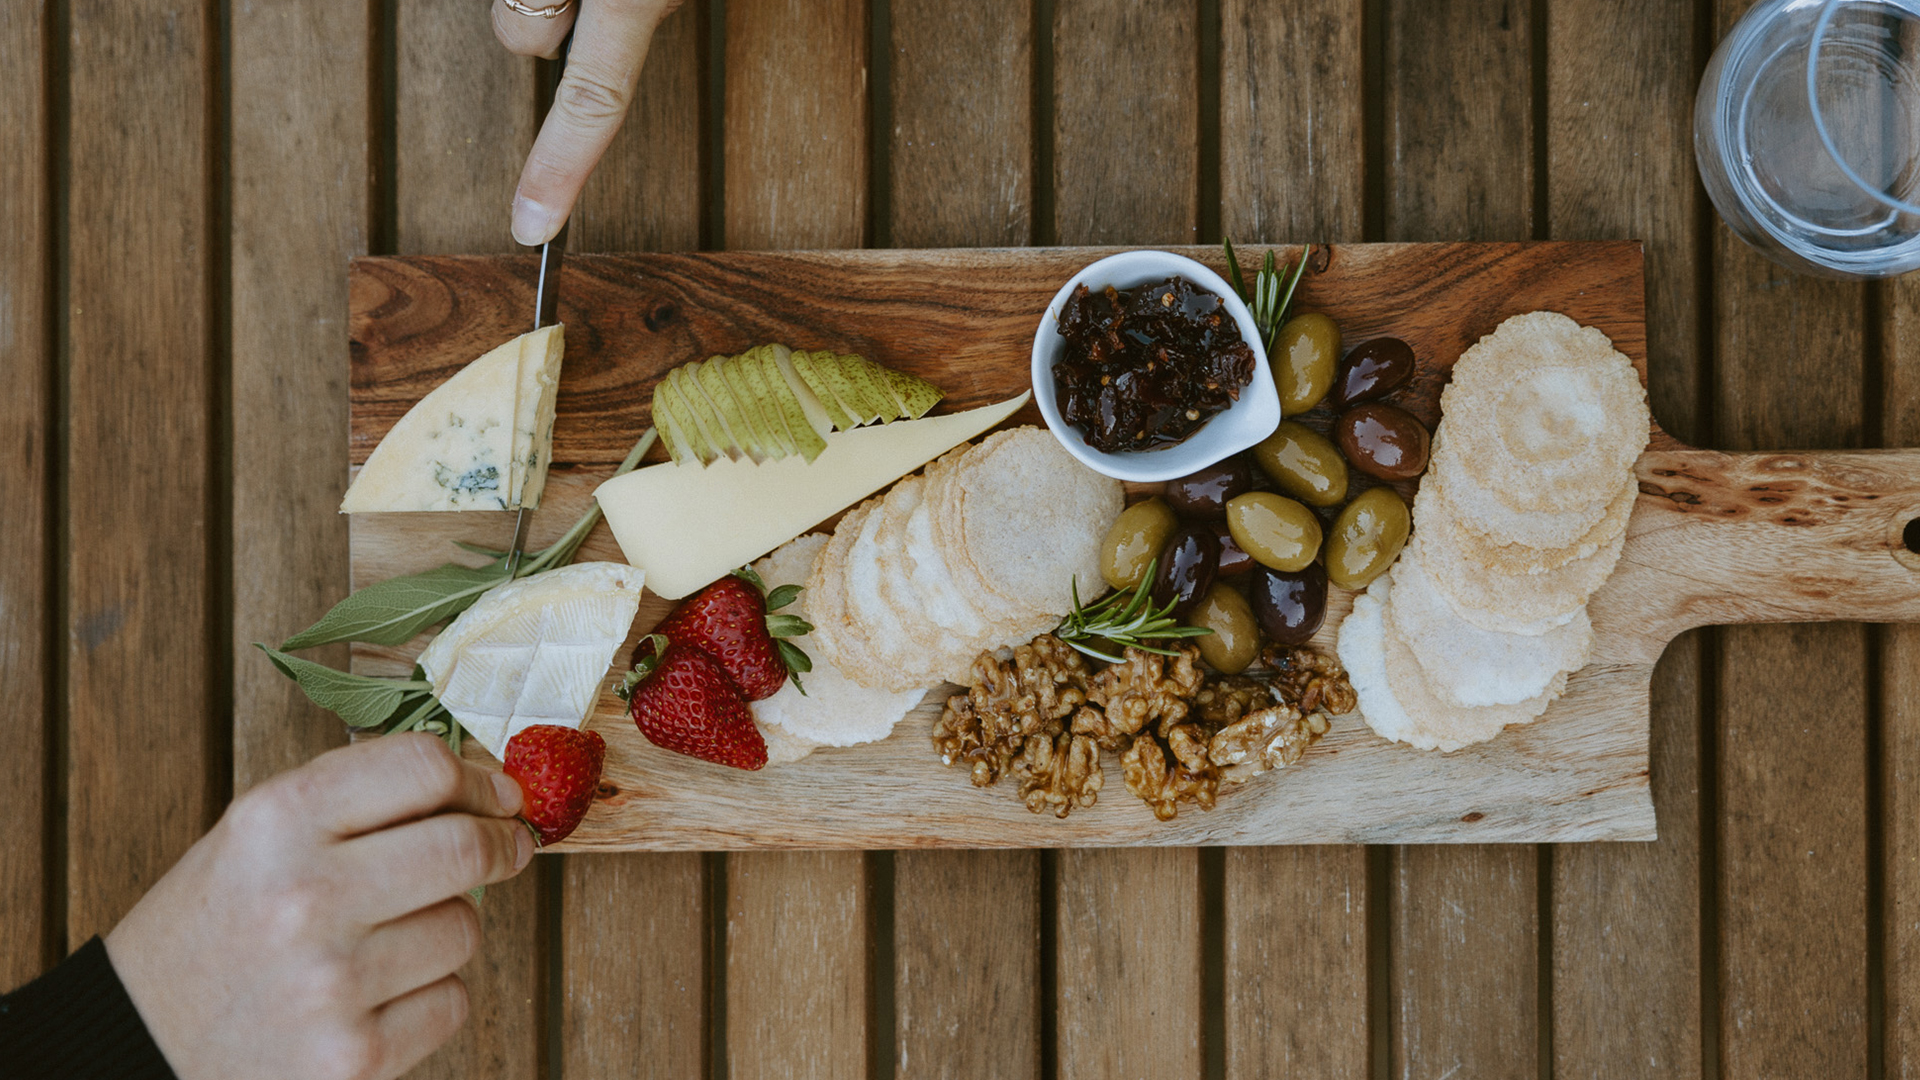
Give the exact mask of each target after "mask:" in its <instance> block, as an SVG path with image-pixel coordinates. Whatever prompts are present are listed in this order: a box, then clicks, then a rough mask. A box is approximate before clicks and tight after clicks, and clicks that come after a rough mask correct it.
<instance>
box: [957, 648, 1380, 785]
mask: <svg viewBox="0 0 1920 1080" xmlns="http://www.w3.org/2000/svg"><path fill="white" fill-rule="evenodd" d="M1263 660H1264V664H1265V669H1266V670H1265V676H1266V677H1264V678H1253V677H1249V676H1245V675H1234V676H1221V675H1216V674H1214V673H1212V672H1210V671H1208V670H1207V669H1205V668H1203V667H1201V666H1200V650H1199V649H1198V648H1196V647H1195V646H1193V645H1191V644H1183V645H1181V646H1180V647H1179V648H1178V649H1176V650H1175V651H1174V653H1173V655H1170V656H1163V655H1160V654H1157V653H1150V652H1146V651H1144V650H1141V649H1135V648H1129V649H1127V650H1126V652H1125V653H1124V654H1123V658H1122V662H1121V663H1118V664H1111V665H1108V666H1106V667H1105V668H1102V669H1101V670H1099V671H1093V670H1091V669H1089V667H1088V666H1087V661H1086V658H1085V657H1083V656H1082V655H1081V654H1080V653H1079V652H1077V651H1075V650H1074V649H1073V648H1072V647H1071V646H1069V645H1067V644H1066V643H1065V642H1063V641H1061V640H1060V639H1059V638H1056V637H1054V636H1053V635H1051V634H1042V635H1041V636H1039V637H1037V638H1034V639H1033V640H1032V641H1030V642H1028V643H1027V644H1025V645H1020V646H1017V647H1016V648H1014V650H1013V655H1012V656H1010V657H1008V658H1007V659H1005V660H1002V659H999V658H997V657H995V656H994V654H992V653H981V654H980V655H979V656H978V657H977V658H975V660H974V662H973V668H972V672H971V676H972V677H971V680H970V685H969V686H968V688H967V692H966V693H964V694H955V695H953V696H952V697H950V698H948V699H947V704H946V708H945V709H944V710H943V711H942V712H941V715H940V719H939V720H938V721H937V722H935V724H934V726H933V745H934V749H936V750H938V751H939V753H940V758H941V760H942V761H944V762H945V763H946V764H948V765H964V766H966V767H967V769H968V770H969V774H970V777H971V779H972V781H973V783H974V786H976V787H987V786H990V785H992V784H995V783H998V782H999V780H1000V778H1001V777H1002V776H1006V775H1008V774H1012V776H1013V777H1014V778H1015V781H1016V785H1017V787H1018V790H1019V794H1020V799H1021V801H1022V802H1024V803H1026V806H1027V809H1028V810H1031V811H1033V812H1034V813H1036V814H1037V813H1040V812H1042V811H1052V812H1053V814H1054V815H1055V816H1056V817H1066V816H1067V815H1068V814H1070V813H1072V812H1073V808H1074V807H1076V806H1078V807H1088V806H1092V805H1093V804H1094V803H1096V802H1098V801H1099V798H1100V788H1101V785H1102V784H1103V783H1104V782H1105V776H1104V774H1103V773H1102V771H1101V755H1102V754H1113V755H1118V757H1119V759H1120V770H1121V775H1122V777H1123V778H1124V779H1125V781H1126V785H1127V790H1128V791H1130V792H1132V793H1133V794H1134V795H1135V796H1136V797H1138V798H1139V799H1140V800H1141V801H1142V802H1145V803H1146V804H1147V806H1148V807H1150V808H1152V810H1153V814H1154V816H1155V817H1157V818H1159V819H1160V820H1162V821H1170V820H1172V819H1173V817H1174V816H1175V815H1177V814H1178V813H1179V810H1180V806H1181V804H1183V803H1185V804H1190V805H1194V806H1198V807H1200V808H1201V809H1203V810H1211V809H1213V805H1214V801H1215V799H1216V798H1218V796H1219V793H1220V785H1221V784H1222V783H1223V782H1224V783H1226V784H1230V785H1231V784H1238V783H1243V782H1245V781H1247V780H1250V779H1252V778H1253V777H1255V776H1258V775H1260V774H1261V773H1263V772H1266V771H1268V770H1269V769H1276V768H1280V767H1281V766H1285V765H1291V764H1293V763H1294V762H1296V761H1299V760H1300V757H1301V755H1302V754H1304V753H1306V751H1307V748H1308V747H1309V746H1312V745H1313V744H1314V743H1315V742H1316V741H1318V740H1319V738H1320V736H1322V735H1324V734H1326V731H1327V727H1328V724H1329V722H1330V717H1331V716H1338V715H1340V714H1342V713H1346V712H1350V711H1352V709H1353V707H1354V705H1355V703H1356V699H1355V696H1354V692H1353V687H1352V685H1351V684H1349V683H1348V681H1347V677H1346V673H1345V672H1344V671H1342V670H1341V668H1340V665H1339V664H1337V663H1335V662H1334V660H1333V659H1332V658H1331V657H1327V656H1323V655H1321V654H1320V653H1317V652H1315V651H1313V650H1312V649H1289V648H1280V647H1275V648H1271V649H1268V650H1267V652H1266V653H1265V654H1264V656H1263Z"/></svg>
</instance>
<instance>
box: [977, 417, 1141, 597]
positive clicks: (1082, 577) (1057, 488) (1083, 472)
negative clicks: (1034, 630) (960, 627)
mask: <svg viewBox="0 0 1920 1080" xmlns="http://www.w3.org/2000/svg"><path fill="white" fill-rule="evenodd" d="M1003 434H1004V436H1005V437H1004V438H1001V439H999V440H997V441H994V440H989V443H991V445H989V443H983V444H981V448H980V449H979V450H977V451H975V453H974V454H972V455H969V457H968V459H967V460H966V461H964V462H963V463H962V465H961V467H960V468H959V470H958V471H956V473H955V476H954V481H953V482H954V483H955V485H956V486H957V487H958V489H959V492H960V498H959V505H958V510H957V512H958V514H959V517H960V537H961V538H962V540H963V541H964V543H963V546H962V550H963V552H964V554H965V557H966V559H967V561H968V562H969V563H971V565H972V567H973V570H974V572H975V573H976V574H977V575H978V576H979V578H980V580H981V581H982V582H983V583H985V584H986V586H987V588H988V589H989V590H990V591H992V592H993V593H995V594H996V595H998V596H1000V597H1002V598H1003V599H1007V600H1013V601H1017V602H1019V603H1020V604H1022V605H1023V606H1024V607H1025V608H1026V609H1027V611H1029V612H1031V613H1034V614H1042V613H1044V614H1052V615H1055V616H1059V615H1064V614H1066V613H1067V612H1068V611H1070V610H1071V609H1072V607H1073V584H1074V582H1075V581H1076V580H1078V581H1080V582H1083V583H1087V584H1088V585H1089V586H1091V585H1092V584H1093V583H1095V582H1097V581H1098V580H1099V579H1100V541H1101V539H1102V538H1103V537H1104V536H1105V535H1106V531H1107V527H1108V525H1109V524H1111V523H1112V521H1113V519H1114V518H1115V517H1117V516H1118V515H1119V513H1120V511H1121V510H1122V509H1123V508H1124V506H1125V502H1126V492H1125V489H1124V488H1123V487H1122V486H1121V484H1120V482H1119V481H1118V480H1115V479H1113V478H1112V477H1108V476H1103V475H1101V474H1100V473H1097V472H1094V471H1093V470H1092V469H1089V468H1087V467H1086V466H1085V465H1082V464H1080V463H1079V462H1078V461H1076V460H1074V458H1073V456H1072V455H1070V454H1068V453H1067V452H1066V450H1065V449H1064V448H1062V447H1061V445H1060V443H1059V440H1057V439H1055V438H1054V437H1053V436H1052V435H1051V434H1049V433H1048V432H1047V431H1045V430H1044V429H1042V428H1037V427H1021V428H1014V429H1012V430H1010V431H1007V432H1004V433H1003Z"/></svg>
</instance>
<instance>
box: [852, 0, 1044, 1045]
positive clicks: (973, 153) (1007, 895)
mask: <svg viewBox="0 0 1920 1080" xmlns="http://www.w3.org/2000/svg"><path fill="white" fill-rule="evenodd" d="M891 17H892V21H891V33H892V38H891V43H890V46H891V49H892V57H891V63H890V65H889V71H890V74H891V84H890V86H889V92H890V95H891V102H892V110H893V130H892V131H891V132H890V135H891V143H890V146H889V157H888V160H889V161H890V163H891V169H890V175H889V177H888V185H889V193H890V198H889V202H888V206H889V207H890V220H889V222H888V225H889V227H890V231H891V235H892V238H893V242H894V243H895V244H896V245H899V246H902V247H954V246H962V245H967V246H994V245H1000V246H1015V245H1020V244H1025V243H1026V242H1027V241H1028V239H1029V237H1030V236H1031V233H1032V228H1033V175H1032V160H1031V153H1030V150H1031V147H1032V142H1033V140H1032V128H1033V124H1032V116H1033V101H1032V94H1033V78H1032V75H1033V55H1032V53H1033V41H1032V29H1033V8H1032V3H1031V0H995V2H992V3H982V4H977V5H956V4H948V3H941V2H937V0H901V2H897V3H894V4H893V5H892V9H891ZM1040 861H1041V856H1040V855H1039V853H1037V852H1026V851H1022V852H992V851H942V852H933V851H902V852H900V853H899V854H898V855H896V856H895V858H894V868H893V881H894V897H893V942H892V945H893V1015H894V1030H893V1032H892V1033H891V1036H892V1052H893V1068H894V1070H895V1074H896V1075H898V1076H901V1077H952V1078H955V1080H961V1078H971V1077H983V1076H992V1077H1005V1078H1007V1080H1014V1078H1018V1077H1038V1076H1039V1075H1040V1070H1041V1053H1042V1047H1041V1041H1040V1038H1041V1020H1040V1017H1041V1010H1042V1009H1044V1008H1049V1007H1051V1003H1050V1002H1043V1001H1042V1000H1041V992H1040V954H1041V947H1042V946H1041V937H1040V922H1041V910H1040V905H1041V889H1040V869H1041V868H1040ZM983 1032H992V1033H993V1037H991V1038H982V1037H981V1034H982V1033H983Z"/></svg>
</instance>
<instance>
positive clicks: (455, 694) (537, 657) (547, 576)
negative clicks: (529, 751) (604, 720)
mask: <svg viewBox="0 0 1920 1080" xmlns="http://www.w3.org/2000/svg"><path fill="white" fill-rule="evenodd" d="M644 578H645V575H644V574H642V573H641V572H640V571H639V570H636V569H634V568H633V567H631V566H622V565H621V564H619V563H610V562H594V563H576V564H574V565H572V566H563V567H561V568H559V569H557V570H549V571H546V572H545V573H541V574H535V575H534V576H532V577H527V578H521V579H520V580H518V581H512V582H508V583H507V584H505V585H501V586H498V587H496V588H493V589H489V590H488V591H487V592H486V593H485V594H484V595H482V596H481V597H480V599H478V600H476V601H474V604H473V606H472V607H470V608H468V609H467V610H466V611H464V612H461V614H460V617H459V618H457V619H455V620H453V622H452V623H451V624H450V625H449V626H448V627H447V628H446V629H445V630H442V631H441V632H440V636H438V637H436V638H434V639H433V642H432V643H431V644H429V645H428V646H427V649H426V651H425V652H423V653H421V654H420V668H421V670H422V671H424V672H426V676H427V681H428V682H431V683H432V684H433V692H434V694H435V695H436V696H437V697H439V699H440V704H442V705H444V706H446V708H447V711H448V712H450V713H452V714H453V716H454V719H456V720H458V721H460V724H461V726H462V727H465V728H466V729H467V731H468V732H470V733H471V734H472V735H473V737H474V738H476V739H478V740H480V744H481V745H482V746H485V747H486V748H487V750H488V751H490V752H491V753H492V754H493V756H494V757H496V758H498V757H502V756H503V755H504V754H505V753H506V748H507V740H509V739H511V738H513V737H514V736H515V735H517V734H519V733H520V731H521V730H523V729H525V728H527V727H530V726H532V725H534V724H558V725H560V726H562V727H571V728H577V727H579V726H580V725H581V723H582V722H583V721H585V720H586V718H587V713H588V712H589V711H590V710H592V708H593V702H594V699H595V698H596V697H598V696H599V694H600V682H601V679H602V678H603V677H604V676H605V675H606V673H607V666H608V665H609V664H611V663H612V662H613V656H614V653H616V652H618V651H619V649H620V645H621V643H622V642H623V641H625V640H626V637H627V631H628V630H629V629H630V628H631V627H632V626H633V617H634V615H635V614H636V613H638V612H639V610H640V585H641V582H642V581H643V580H644Z"/></svg>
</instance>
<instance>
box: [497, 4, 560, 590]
mask: <svg viewBox="0 0 1920 1080" xmlns="http://www.w3.org/2000/svg"><path fill="white" fill-rule="evenodd" d="M572 44H573V39H572V35H568V38H567V40H566V41H563V42H561V43H560V54H559V55H558V56H557V57H555V58H554V59H553V60H552V61H551V62H550V63H549V64H548V65H547V84H548V85H547V89H548V91H549V99H551V94H552V92H553V91H555V90H557V89H558V88H559V86H560V79H561V77H562V76H563V75H564V74H565V73H566V68H567V50H568V48H569V47H570V46H571V45H572ZM566 250H567V223H566V222H564V221H563V222H561V223H560V231H559V232H557V233H555V234H553V238H552V239H551V240H548V241H547V242H546V243H544V244H541V245H540V274H539V277H538V279H537V280H536V282H535V284H534V291H533V328H534V329H535V330H538V329H540V328H541V327H543V326H552V325H553V324H555V323H557V322H559V321H560V262H561V260H562V259H563V258H564V257H565V254H566ZM531 519H532V514H531V512H530V511H528V509H527V507H526V505H525V504H522V505H521V507H520V509H519V512H518V513H517V514H515V515H514V519H513V542H512V544H510V545H509V546H508V548H507V580H509V581H511V580H513V578H514V576H515V575H517V574H518V573H519V571H520V553H521V551H522V550H523V549H524V548H525V546H526V542H527V526H528V524H529V522H530V521H531Z"/></svg>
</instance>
